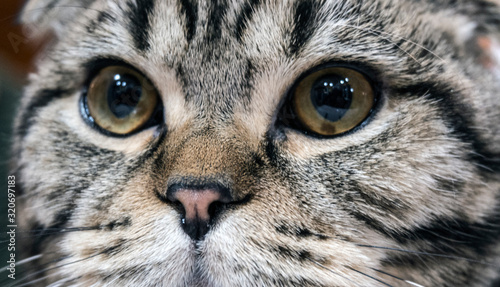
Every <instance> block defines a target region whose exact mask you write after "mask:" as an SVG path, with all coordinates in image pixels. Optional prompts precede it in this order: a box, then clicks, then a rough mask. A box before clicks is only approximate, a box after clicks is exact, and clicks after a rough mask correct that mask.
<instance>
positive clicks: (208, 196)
mask: <svg viewBox="0 0 500 287" xmlns="http://www.w3.org/2000/svg"><path fill="white" fill-rule="evenodd" d="M173 198H174V199H175V200H177V201H179V202H180V203H181V204H182V206H183V207H184V212H185V217H186V220H193V219H198V220H202V221H208V220H210V214H209V212H208V210H209V207H210V205H212V203H214V202H216V201H218V200H219V199H220V198H221V194H220V192H218V191H217V190H213V189H202V190H192V189H180V190H177V191H176V192H175V193H174V194H173Z"/></svg>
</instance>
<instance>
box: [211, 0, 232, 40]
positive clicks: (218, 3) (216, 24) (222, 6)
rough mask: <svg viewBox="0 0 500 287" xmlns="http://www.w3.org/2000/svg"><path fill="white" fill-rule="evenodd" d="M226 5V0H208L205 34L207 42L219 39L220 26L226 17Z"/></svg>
mask: <svg viewBox="0 0 500 287" xmlns="http://www.w3.org/2000/svg"><path fill="white" fill-rule="evenodd" d="M227 6H228V5H227V2H226V0H214V1H211V2H210V8H209V11H208V24H207V35H206V37H207V41H208V42H214V41H217V40H218V39H220V37H221V35H222V29H221V26H222V23H223V21H224V19H225V17H226V13H227Z"/></svg>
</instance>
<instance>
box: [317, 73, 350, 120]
mask: <svg viewBox="0 0 500 287" xmlns="http://www.w3.org/2000/svg"><path fill="white" fill-rule="evenodd" d="M348 82H349V79H348V78H346V77H341V76H338V75H328V76H324V77H321V78H319V79H318V80H316V82H314V84H313V86H312V88H311V101H312V103H313V105H314V107H315V108H316V110H317V111H318V113H319V114H320V115H321V116H322V117H324V118H325V119H327V120H329V121H332V122H336V121H338V120H340V119H341V118H342V117H343V116H344V114H345V113H346V112H347V110H348V109H349V107H350V106H351V102H352V93H353V90H352V88H351V86H350V85H349V83H348Z"/></svg>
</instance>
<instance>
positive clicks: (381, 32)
mask: <svg viewBox="0 0 500 287" xmlns="http://www.w3.org/2000/svg"><path fill="white" fill-rule="evenodd" d="M337 25H342V26H345V27H349V28H354V29H358V30H360V31H365V32H371V31H373V32H377V33H380V34H385V35H387V36H391V37H396V38H398V39H401V40H404V41H405V42H408V43H410V44H412V45H415V46H417V47H419V48H421V49H423V50H425V51H427V52H429V53H430V54H431V55H433V56H434V57H436V58H438V59H439V60H441V61H442V62H446V61H445V60H444V59H443V58H441V57H440V56H439V55H438V54H436V53H435V52H433V51H432V50H430V49H428V48H426V47H425V46H423V45H421V44H419V43H417V42H414V41H412V40H410V39H408V38H405V37H402V36H398V35H396V34H393V33H389V32H385V31H382V30H380V29H368V28H362V27H360V26H356V25H349V24H342V23H337ZM372 35H375V36H378V35H376V34H375V33H372ZM384 39H386V40H389V39H388V38H384ZM389 41H390V40H389ZM390 42H391V43H393V44H395V43H394V42H393V41H390ZM396 46H398V45H396ZM398 48H400V49H401V47H399V46H398ZM401 50H402V51H403V52H405V53H406V54H408V55H411V54H409V53H408V52H406V51H405V50H403V49H401ZM412 58H413V57H412ZM417 63H420V62H418V61H417Z"/></svg>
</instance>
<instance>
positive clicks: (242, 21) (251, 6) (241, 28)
mask: <svg viewBox="0 0 500 287" xmlns="http://www.w3.org/2000/svg"><path fill="white" fill-rule="evenodd" d="M261 3H262V1H261V0H248V1H246V2H245V4H244V5H243V7H242V8H241V12H240V13H239V14H238V16H237V18H236V27H235V28H234V33H235V35H236V39H238V41H239V42H241V39H242V38H243V35H244V34H245V29H246V28H247V25H248V23H249V22H250V21H251V20H252V17H253V13H254V12H255V10H256V9H257V8H258V6H259V5H260V4H261Z"/></svg>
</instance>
